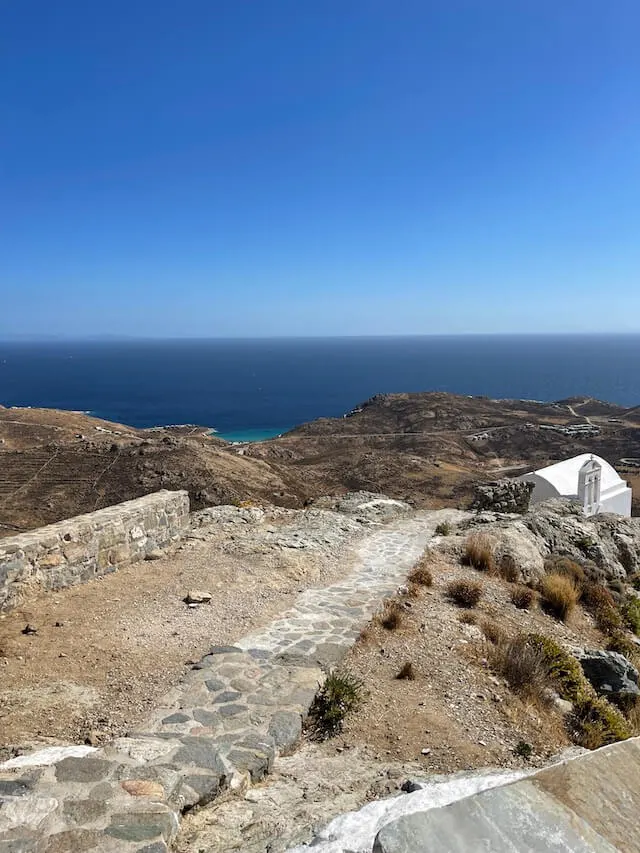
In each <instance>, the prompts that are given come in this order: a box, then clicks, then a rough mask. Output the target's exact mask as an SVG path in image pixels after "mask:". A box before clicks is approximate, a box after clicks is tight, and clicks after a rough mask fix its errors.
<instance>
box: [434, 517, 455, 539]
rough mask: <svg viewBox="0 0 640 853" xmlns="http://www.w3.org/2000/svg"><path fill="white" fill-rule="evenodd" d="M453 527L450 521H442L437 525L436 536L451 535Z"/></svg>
mask: <svg viewBox="0 0 640 853" xmlns="http://www.w3.org/2000/svg"><path fill="white" fill-rule="evenodd" d="M452 530H453V528H452V527H451V525H450V524H449V522H448V521H441V522H440V524H437V525H436V536H450V535H451V531H452Z"/></svg>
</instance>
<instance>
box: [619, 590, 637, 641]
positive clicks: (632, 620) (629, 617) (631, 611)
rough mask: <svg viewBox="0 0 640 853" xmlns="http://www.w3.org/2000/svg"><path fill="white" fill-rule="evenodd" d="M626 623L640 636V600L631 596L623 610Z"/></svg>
mask: <svg viewBox="0 0 640 853" xmlns="http://www.w3.org/2000/svg"><path fill="white" fill-rule="evenodd" d="M622 613H623V616H624V621H625V622H626V624H627V625H628V627H629V628H630V629H631V630H632V631H633V633H634V634H640V598H636V597H635V596H630V597H629V598H627V601H626V603H625V605H624V607H623V610H622Z"/></svg>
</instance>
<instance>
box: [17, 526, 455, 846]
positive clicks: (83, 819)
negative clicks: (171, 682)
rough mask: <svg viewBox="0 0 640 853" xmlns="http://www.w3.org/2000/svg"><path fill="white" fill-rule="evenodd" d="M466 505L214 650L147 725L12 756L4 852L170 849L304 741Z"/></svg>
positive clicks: (378, 550)
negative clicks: (432, 544)
mask: <svg viewBox="0 0 640 853" xmlns="http://www.w3.org/2000/svg"><path fill="white" fill-rule="evenodd" d="M464 516H465V514H464V513H462V512H459V511H457V510H439V511H436V512H421V513H415V514H413V515H411V516H410V517H408V518H403V519H400V520H398V521H395V522H393V523H391V524H388V525H386V526H383V527H380V528H379V529H378V530H376V531H375V532H374V533H373V534H371V535H369V536H367V538H365V539H364V540H362V541H361V543H360V545H359V546H358V547H357V554H356V556H357V559H356V561H355V566H354V569H353V571H352V572H351V573H350V574H349V575H348V576H347V577H346V578H345V579H344V580H343V581H341V582H340V583H337V584H333V585H331V586H328V587H326V588H324V589H314V590H308V591H306V592H304V593H302V594H301V595H300V597H299V599H298V601H297V603H296V605H295V607H293V608H292V609H291V610H289V611H288V612H287V613H285V614H284V615H283V616H282V617H281V618H279V619H277V620H275V621H274V622H273V623H271V624H270V625H269V626H268V627H267V628H266V629H264V630H261V631H259V632H257V633H255V634H252V635H250V636H248V637H245V638H243V639H242V640H240V641H239V642H238V644H237V646H223V647H214V648H213V649H211V651H210V653H209V654H208V655H206V656H205V657H204V658H203V659H202V660H201V661H200V662H199V663H197V664H196V665H195V666H194V667H193V669H192V670H191V672H190V673H189V674H188V675H187V676H186V677H185V678H184V679H183V681H182V682H181V683H180V684H179V685H178V686H177V687H176V688H175V689H174V690H173V691H172V692H171V693H170V694H169V695H168V696H167V697H166V701H165V703H164V705H163V707H161V708H159V709H157V710H156V712H155V713H154V714H153V716H152V718H151V719H150V720H149V721H148V724H147V725H145V726H144V727H143V728H142V729H141V730H139V731H137V732H132V733H130V734H129V736H127V737H123V738H119V739H117V740H116V741H115V742H114V743H113V744H112V745H110V746H109V747H105V748H101V749H96V750H92V749H91V748H89V747H86V748H84V749H85V750H86V754H84V755H78V754H77V752H78V747H74V748H71V749H73V750H75V752H69V751H66V752H65V750H62V751H59V752H57V753H56V754H55V757H54V758H53V759H52V758H51V755H49V756H48V757H43V758H42V759H41V761H42V762H43V763H40V764H38V763H36V762H38V760H39V759H38V758H37V756H35V757H34V756H31V757H29V759H28V761H29V765H28V766H25V759H20V758H19V759H14V760H13V761H11V762H7V763H5V765H3V766H1V767H0V853H67V851H68V853H75V851H85V850H86V851H105V853H109V852H110V851H114V853H115V851H121V852H122V851H134V850H135V851H138V852H139V853H162V851H166V850H167V849H168V848H169V845H170V844H171V842H172V840H173V838H175V835H176V833H177V831H178V826H179V818H180V814H181V813H182V812H183V811H184V810H185V809H187V808H190V807H193V806H195V805H204V804H206V803H208V802H211V801H212V800H213V799H214V798H215V797H216V796H217V795H218V794H219V793H220V792H221V791H222V790H224V789H225V788H228V787H231V788H239V787H242V786H243V785H246V784H247V783H250V782H256V781H259V780H260V779H262V778H263V777H264V776H265V775H266V774H267V773H268V772H269V770H270V768H271V766H272V764H273V761H274V759H275V756H276V755H277V754H278V753H279V752H286V751H287V750H291V749H293V748H294V747H295V745H296V743H297V741H298V739H299V737H300V734H301V729H302V718H303V716H304V715H305V714H306V712H307V711H308V709H309V706H310V704H311V701H312V699H313V696H314V694H315V692H316V690H317V687H318V683H319V682H321V681H322V679H323V677H324V673H326V672H328V671H329V670H330V669H331V667H333V666H335V665H336V664H337V663H339V661H340V660H341V659H342V658H343V657H344V656H345V655H346V653H347V651H348V649H349V647H350V646H351V644H352V643H353V641H354V639H355V637H356V636H357V634H358V632H359V630H360V628H361V627H362V625H363V624H364V623H365V622H366V621H367V620H368V619H369V618H370V617H371V615H372V614H373V613H374V612H375V610H376V609H377V608H378V607H379V605H380V602H381V600H382V599H383V598H384V597H385V595H388V594H389V593H392V592H393V591H394V590H395V589H396V588H397V586H398V584H400V583H402V582H403V581H404V579H405V578H406V575H407V573H408V572H409V570H410V569H411V567H412V566H413V565H414V564H415V562H416V561H417V560H418V559H419V557H420V556H421V554H422V552H423V550H424V548H425V546H426V544H427V542H428V541H429V540H430V539H431V538H432V537H433V534H434V530H435V527H436V525H437V524H438V523H440V522H442V521H445V520H447V521H457V520H459V519H461V518H463V517H464Z"/></svg>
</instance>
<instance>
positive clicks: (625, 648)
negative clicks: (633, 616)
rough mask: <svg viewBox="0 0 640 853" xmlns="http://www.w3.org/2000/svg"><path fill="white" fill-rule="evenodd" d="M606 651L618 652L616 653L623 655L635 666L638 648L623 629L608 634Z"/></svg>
mask: <svg viewBox="0 0 640 853" xmlns="http://www.w3.org/2000/svg"><path fill="white" fill-rule="evenodd" d="M607 651H610V652H618V654H620V655H624V656H625V657H626V658H628V659H629V660H630V661H631V662H632V663H633V664H634V666H636V668H637V662H638V657H639V656H640V648H638V646H637V645H636V644H635V643H634V642H633V640H630V639H629V637H628V636H627V635H626V634H625V633H624V632H623V631H614V632H613V633H612V634H611V635H610V637H609V642H608V643H607Z"/></svg>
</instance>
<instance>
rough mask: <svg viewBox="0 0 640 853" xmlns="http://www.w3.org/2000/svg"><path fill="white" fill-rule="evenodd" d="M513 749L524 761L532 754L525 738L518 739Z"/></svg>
mask: <svg viewBox="0 0 640 853" xmlns="http://www.w3.org/2000/svg"><path fill="white" fill-rule="evenodd" d="M513 751H514V752H515V754H516V755H519V756H520V758H524V760H525V761H528V760H529V759H530V758H531V756H532V755H533V747H532V746H531V744H530V743H527V742H526V740H519V741H518V743H517V744H516V746H515V749H514V750H513Z"/></svg>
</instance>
